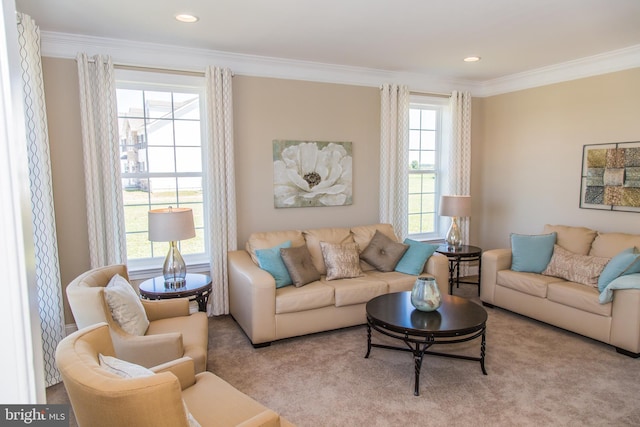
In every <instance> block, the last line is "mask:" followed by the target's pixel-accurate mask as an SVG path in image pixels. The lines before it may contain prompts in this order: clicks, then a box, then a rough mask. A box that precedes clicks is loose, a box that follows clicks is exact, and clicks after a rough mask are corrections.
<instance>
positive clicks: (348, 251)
mask: <svg viewBox="0 0 640 427" xmlns="http://www.w3.org/2000/svg"><path fill="white" fill-rule="evenodd" d="M320 249H321V250H322V257H323V258H324V263H325V265H326V266H327V280H335V279H348V278H352V277H360V276H362V275H363V274H362V270H361V269H360V257H359V256H358V245H357V244H356V243H344V244H342V245H339V244H333V243H326V242H320Z"/></svg>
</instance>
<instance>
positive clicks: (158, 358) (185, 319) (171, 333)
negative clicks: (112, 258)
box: [67, 265, 208, 372]
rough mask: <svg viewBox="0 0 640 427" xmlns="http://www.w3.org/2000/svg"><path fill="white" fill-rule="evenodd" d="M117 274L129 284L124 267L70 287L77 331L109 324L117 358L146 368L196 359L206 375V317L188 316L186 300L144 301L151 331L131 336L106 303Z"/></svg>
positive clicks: (89, 274)
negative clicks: (106, 291)
mask: <svg viewBox="0 0 640 427" xmlns="http://www.w3.org/2000/svg"><path fill="white" fill-rule="evenodd" d="M116 274H119V275H120V276H122V277H124V278H125V279H127V280H128V273H127V267H126V266H125V265H111V266H106V267H99V268H95V269H93V270H90V271H88V272H86V273H84V274H82V275H80V276H78V277H77V278H76V279H74V280H73V281H72V282H71V283H70V284H69V286H67V298H68V300H69V305H70V306H71V311H72V312H73V317H74V318H75V321H76V325H77V326H78V329H82V328H84V327H87V326H90V325H94V324H96V323H100V322H105V323H107V324H108V325H109V330H110V331H111V337H112V339H113V345H114V348H115V353H116V355H117V357H118V358H120V359H124V360H127V361H129V362H132V363H136V364H138V365H142V366H144V367H147V368H148V367H151V366H156V365H159V364H161V363H164V362H168V361H170V360H174V359H179V358H181V357H183V356H188V357H190V358H191V359H193V362H194V364H195V369H196V372H203V371H205V370H206V368H207V345H208V319H207V316H206V314H205V313H201V312H197V313H193V314H189V301H188V300H187V299H186V298H177V299H168V300H158V301H147V300H142V301H141V302H142V305H143V307H144V310H145V312H146V315H147V319H148V320H149V327H148V329H147V331H146V333H145V334H144V335H143V336H137V335H130V334H128V333H127V332H125V331H124V330H123V329H122V328H121V327H120V325H119V324H118V323H117V322H116V321H115V320H114V319H113V317H112V316H111V311H110V310H109V307H108V305H107V302H106V300H105V295H104V288H105V287H106V286H107V284H108V283H109V281H110V280H111V278H112V277H113V276H115V275H116Z"/></svg>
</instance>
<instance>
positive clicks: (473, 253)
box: [436, 244, 482, 296]
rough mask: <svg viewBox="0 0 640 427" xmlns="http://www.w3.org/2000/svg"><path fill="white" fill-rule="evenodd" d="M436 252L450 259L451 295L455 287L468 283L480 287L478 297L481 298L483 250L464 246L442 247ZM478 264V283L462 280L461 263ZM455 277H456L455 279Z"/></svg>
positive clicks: (445, 245)
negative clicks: (474, 262)
mask: <svg viewBox="0 0 640 427" xmlns="http://www.w3.org/2000/svg"><path fill="white" fill-rule="evenodd" d="M436 252H438V253H440V254H442V255H445V256H446V257H447V258H448V259H449V295H452V294H453V285H456V287H459V286H460V283H468V284H471V285H478V296H480V277H481V274H482V249H481V248H479V247H477V246H467V245H462V246H460V247H457V248H453V247H451V246H448V245H447V244H444V245H440V247H438V249H436ZM471 261H477V262H478V281H477V282H469V281H465V280H460V263H461V262H471ZM454 275H455V277H454Z"/></svg>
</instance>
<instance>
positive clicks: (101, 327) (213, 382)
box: [56, 323, 293, 427]
mask: <svg viewBox="0 0 640 427" xmlns="http://www.w3.org/2000/svg"><path fill="white" fill-rule="evenodd" d="M99 355H102V357H103V358H104V356H107V357H109V356H111V357H113V356H115V351H114V347H113V343H112V341H111V336H110V333H109V327H108V325H107V324H106V323H97V324H94V325H91V326H88V327H86V328H83V329H80V330H79V331H76V332H74V333H73V334H71V335H69V336H67V337H66V338H65V339H63V340H62V341H60V344H58V347H57V350H56V365H57V367H58V369H59V371H60V374H61V375H62V380H63V381H64V386H65V388H66V390H67V393H68V395H69V400H70V401H71V406H72V407H73V411H74V413H75V416H76V420H77V424H78V425H79V426H91V427H102V426H104V427H116V426H127V427H147V426H149V427H151V426H153V427H161V426H167V427H169V426H170V427H182V426H184V427H188V426H191V425H193V423H190V422H188V415H187V411H189V413H190V414H191V416H192V417H193V418H195V420H196V422H197V423H198V424H199V425H201V426H203V427H214V426H219V427H225V426H246V427H249V426H262V427H267V426H270V427H279V426H283V427H284V426H287V427H289V426H293V425H292V424H291V423H289V422H288V421H287V420H285V419H283V418H281V417H280V416H279V415H278V414H277V413H275V412H274V411H272V410H270V409H268V408H266V407H264V406H263V405H261V404H260V403H258V402H256V401H255V400H253V399H251V398H250V397H249V396H247V395H245V394H243V393H241V392H240V391H238V390H236V389H235V388H233V387H232V386H231V385H230V384H229V383H227V382H225V381H223V380H222V379H221V378H219V377H217V376H216V375H214V374H212V373H211V372H201V373H196V372H195V369H194V363H193V360H192V359H191V358H189V357H183V358H180V359H176V360H173V361H170V362H167V363H164V364H162V365H160V366H156V367H153V368H151V371H152V372H153V373H146V372H140V371H141V370H142V369H140V367H139V366H138V367H136V366H129V365H127V364H126V363H122V362H118V363H117V365H115V366H113V364H114V362H113V361H112V362H110V363H111V364H112V366H113V367H112V368H111V369H109V368H106V367H105V366H104V365H102V364H101V363H100V356H99ZM114 368H115V369H114ZM115 372H118V374H116V373H115Z"/></svg>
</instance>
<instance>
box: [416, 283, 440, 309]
mask: <svg viewBox="0 0 640 427" xmlns="http://www.w3.org/2000/svg"><path fill="white" fill-rule="evenodd" d="M441 303H442V298H441V297H440V289H438V284H437V283H436V279H434V278H433V277H418V278H417V279H416V282H415V283H414V284H413V289H412V290H411V304H413V306H414V307H415V308H417V309H418V310H420V311H434V310H437V309H438V307H440V304H441Z"/></svg>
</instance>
